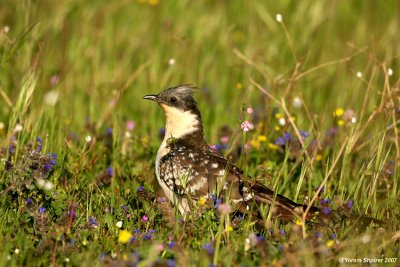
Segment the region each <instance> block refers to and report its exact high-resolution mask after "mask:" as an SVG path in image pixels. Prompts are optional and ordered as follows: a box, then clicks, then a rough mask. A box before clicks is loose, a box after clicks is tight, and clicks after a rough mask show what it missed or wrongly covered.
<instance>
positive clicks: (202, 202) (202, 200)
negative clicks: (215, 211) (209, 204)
mask: <svg viewBox="0 0 400 267" xmlns="http://www.w3.org/2000/svg"><path fill="white" fill-rule="evenodd" d="M206 201H207V199H206V198H205V197H200V198H199V200H198V203H199V205H200V206H204V205H205V204H206Z"/></svg>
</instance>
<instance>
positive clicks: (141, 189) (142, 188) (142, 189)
mask: <svg viewBox="0 0 400 267" xmlns="http://www.w3.org/2000/svg"><path fill="white" fill-rule="evenodd" d="M144 190H145V189H144V186H143V185H141V186H139V188H138V189H137V191H138V192H143V191H144Z"/></svg>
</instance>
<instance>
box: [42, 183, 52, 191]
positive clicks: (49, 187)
mask: <svg viewBox="0 0 400 267" xmlns="http://www.w3.org/2000/svg"><path fill="white" fill-rule="evenodd" d="M53 187H54V185H53V183H52V182H50V181H45V183H44V185H43V188H44V189H45V190H48V191H50V190H51V189H53Z"/></svg>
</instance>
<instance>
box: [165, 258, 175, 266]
mask: <svg viewBox="0 0 400 267" xmlns="http://www.w3.org/2000/svg"><path fill="white" fill-rule="evenodd" d="M175 266H176V261H175V260H173V259H168V260H167V267H175Z"/></svg>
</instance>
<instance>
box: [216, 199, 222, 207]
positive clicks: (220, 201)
mask: <svg viewBox="0 0 400 267" xmlns="http://www.w3.org/2000/svg"><path fill="white" fill-rule="evenodd" d="M221 203H222V199H220V198H218V199H217V200H215V207H216V208H217V209H218V208H219V205H220V204H221Z"/></svg>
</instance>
